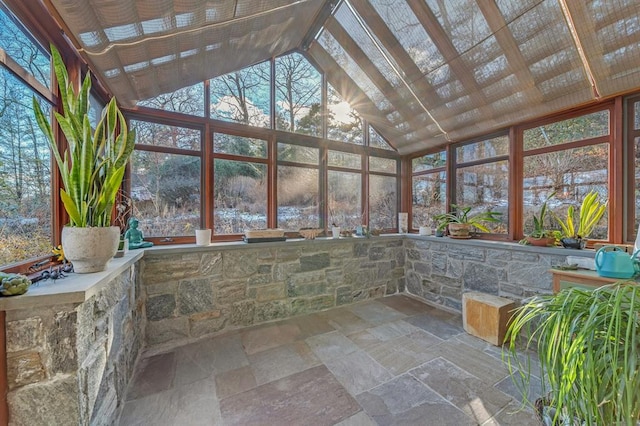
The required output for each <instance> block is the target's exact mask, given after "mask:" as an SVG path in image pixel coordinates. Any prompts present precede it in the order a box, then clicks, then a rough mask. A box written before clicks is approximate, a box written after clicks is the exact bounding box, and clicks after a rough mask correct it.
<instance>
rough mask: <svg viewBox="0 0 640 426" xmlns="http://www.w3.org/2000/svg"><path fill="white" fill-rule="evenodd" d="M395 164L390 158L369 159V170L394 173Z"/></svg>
mask: <svg viewBox="0 0 640 426" xmlns="http://www.w3.org/2000/svg"><path fill="white" fill-rule="evenodd" d="M397 164H398V162H397V161H396V160H393V159H391V158H380V157H369V170H370V171H372V172H383V173H396V172H397Z"/></svg>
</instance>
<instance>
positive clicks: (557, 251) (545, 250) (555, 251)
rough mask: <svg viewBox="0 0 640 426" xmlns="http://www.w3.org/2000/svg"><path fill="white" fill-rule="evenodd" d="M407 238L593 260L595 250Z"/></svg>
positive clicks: (430, 237)
mask: <svg viewBox="0 0 640 426" xmlns="http://www.w3.org/2000/svg"><path fill="white" fill-rule="evenodd" d="M405 236H406V237H407V238H411V239H414V240H422V241H428V242H430V243H438V244H449V245H451V246H455V245H460V246H467V247H468V246H474V247H482V248H489V249H492V248H495V249H500V250H505V249H509V250H511V251H519V252H525V253H532V254H534V253H535V254H547V255H558V256H579V257H589V258H594V257H595V255H596V252H595V250H589V249H585V250H575V249H566V248H564V247H536V246H530V245H524V244H519V243H517V242H512V241H499V240H481V239H476V238H470V239H455V238H449V237H436V236H433V235H429V236H425V235H418V234H405Z"/></svg>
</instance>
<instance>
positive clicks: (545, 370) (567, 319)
mask: <svg viewBox="0 0 640 426" xmlns="http://www.w3.org/2000/svg"><path fill="white" fill-rule="evenodd" d="M639 312H640V286H637V285H635V284H634V283H630V282H618V283H615V284H611V285H607V286H602V287H599V288H596V289H594V290H589V289H581V288H576V287H574V288H567V289H563V290H561V291H560V292H559V293H558V294H556V295H543V296H538V297H535V298H533V299H531V300H529V301H528V302H526V303H525V304H524V305H523V306H522V307H520V308H518V309H517V310H516V311H515V314H514V316H513V318H512V320H511V323H510V326H509V328H508V330H507V336H506V338H505V341H506V342H508V343H507V344H506V346H505V359H506V361H507V363H508V366H509V370H510V372H511V376H512V379H513V381H514V383H515V384H516V385H517V387H518V388H519V389H520V391H521V392H522V393H523V395H524V396H525V402H527V403H529V404H532V405H536V406H538V407H540V405H544V406H545V407H546V408H545V409H544V410H543V412H544V413H545V417H547V420H548V421H550V422H551V423H550V424H554V425H555V424H563V425H564V424H567V425H569V424H570V425H573V424H586V425H614V424H615V425H628V426H636V425H637V422H638V421H639V420H640V392H638V390H639V389H640V315H639ZM519 338H520V339H519ZM522 340H524V346H525V347H524V349H525V350H526V351H528V350H529V349H531V348H535V349H536V350H537V358H538V360H539V362H540V368H541V377H540V380H541V382H542V388H543V395H541V398H540V399H538V404H534V403H532V402H531V400H530V395H528V392H529V386H530V384H531V380H532V376H531V373H530V369H529V366H530V362H531V359H530V358H529V357H527V358H524V359H523V358H522V357H521V352H522V349H523V348H521V347H520V345H519V342H522ZM529 353H531V352H529ZM532 356H535V355H532ZM547 424H549V423H547Z"/></svg>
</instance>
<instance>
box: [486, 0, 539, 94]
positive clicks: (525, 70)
mask: <svg viewBox="0 0 640 426" xmlns="http://www.w3.org/2000/svg"><path fill="white" fill-rule="evenodd" d="M477 4H478V8H479V9H480V11H481V12H482V15H483V16H484V19H485V20H486V21H487V23H488V24H489V28H490V29H491V32H492V33H493V35H494V36H495V38H496V40H497V42H498V44H499V45H500V48H501V49H502V52H503V53H504V56H505V58H507V63H508V64H509V65H510V66H511V71H512V72H513V74H514V75H515V76H516V78H517V79H518V81H519V82H520V84H521V85H522V86H523V87H526V88H527V89H528V90H526V91H527V92H529V94H530V95H531V96H533V100H534V101H535V102H541V101H542V100H543V96H542V93H541V92H540V90H539V89H538V88H537V87H536V82H535V79H534V78H533V75H532V74H531V71H530V70H529V66H528V64H527V61H526V60H525V59H524V56H522V52H520V46H518V43H517V42H516V39H515V38H514V37H513V34H512V33H511V31H510V30H509V28H508V27H507V22H506V21H505V19H504V16H502V12H501V11H500V9H499V8H498V5H496V2H495V0H486V1H480V2H477ZM523 91H524V90H523Z"/></svg>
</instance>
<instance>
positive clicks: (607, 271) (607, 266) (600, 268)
mask: <svg viewBox="0 0 640 426" xmlns="http://www.w3.org/2000/svg"><path fill="white" fill-rule="evenodd" d="M639 251H640V250H638V251H636V252H635V253H633V255H631V256H629V254H628V253H626V252H625V251H624V250H622V249H621V248H619V247H615V246H604V247H602V248H601V249H600V250H598V251H597V252H596V258H595V262H596V272H598V275H600V276H601V277H607V278H631V277H633V276H634V275H636V274H637V273H639V272H640V263H639V262H638V260H637V259H636V255H637V254H638V252H639Z"/></svg>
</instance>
